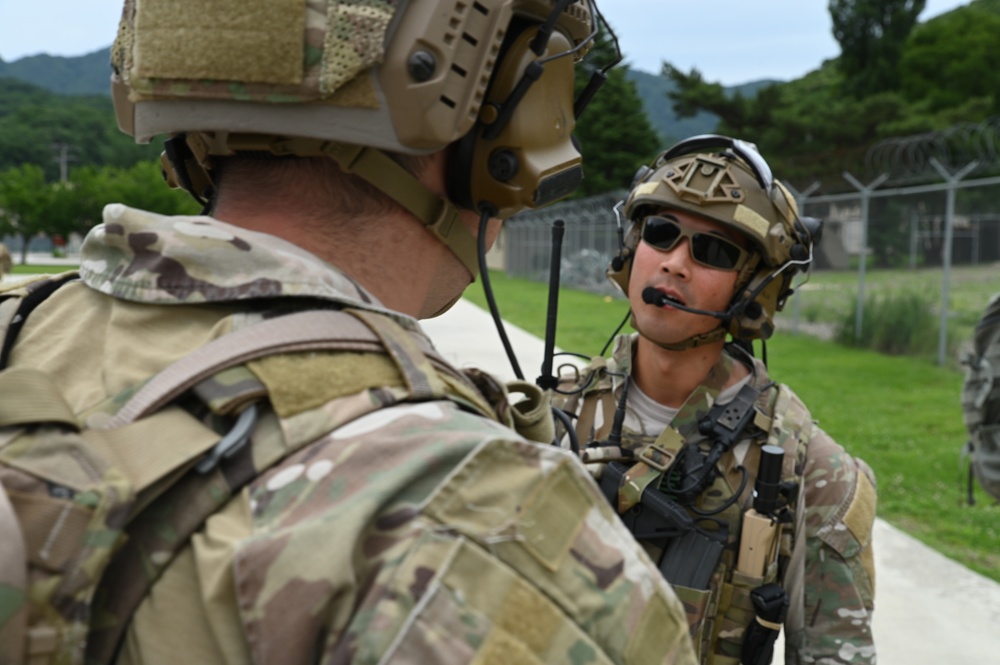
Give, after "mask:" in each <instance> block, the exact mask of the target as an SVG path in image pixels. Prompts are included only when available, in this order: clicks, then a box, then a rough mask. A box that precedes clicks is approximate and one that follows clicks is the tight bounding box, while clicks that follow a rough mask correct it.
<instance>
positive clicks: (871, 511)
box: [844, 470, 877, 545]
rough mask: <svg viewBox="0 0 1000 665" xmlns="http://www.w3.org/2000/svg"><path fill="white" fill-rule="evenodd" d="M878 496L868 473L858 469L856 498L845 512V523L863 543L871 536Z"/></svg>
mask: <svg viewBox="0 0 1000 665" xmlns="http://www.w3.org/2000/svg"><path fill="white" fill-rule="evenodd" d="M876 505H877V498H876V495H875V488H874V487H873V486H872V482H871V481H870V480H869V479H868V475H867V474H865V473H864V472H863V471H861V470H858V487H857V489H856V490H855V491H854V498H853V499H852V500H851V505H850V506H848V508H847V512H846V513H845V514H844V524H845V525H846V526H847V528H848V529H850V531H851V533H853V534H854V537H855V538H857V540H858V542H859V543H861V545H864V544H866V543H867V542H868V539H869V538H871V533H872V524H874V522H875V508H876Z"/></svg>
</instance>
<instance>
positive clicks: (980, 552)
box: [466, 272, 1000, 581]
mask: <svg viewBox="0 0 1000 665" xmlns="http://www.w3.org/2000/svg"><path fill="white" fill-rule="evenodd" d="M491 282H492V286H493V289H494V291H495V293H496V297H497V302H498V306H499V309H500V313H501V315H502V316H503V317H504V318H505V319H506V320H508V321H510V322H511V323H514V324H516V325H518V326H520V327H522V328H524V329H525V330H527V331H529V332H531V333H534V334H536V335H539V336H540V335H542V334H543V333H544V330H545V306H546V303H547V299H548V295H547V285H545V284H541V283H535V282H528V281H525V280H516V279H510V278H507V277H506V276H505V275H503V274H501V273H495V272H494V273H491ZM466 297H467V298H468V299H469V300H470V301H472V302H475V303H476V304H479V305H480V306H484V307H485V306H486V300H485V297H484V296H483V292H482V288H481V286H480V285H478V284H477V285H473V286H472V287H471V288H470V289H469V290H468V291H467V292H466ZM626 311H627V306H626V303H625V302H624V301H623V300H613V299H610V298H605V297H603V296H598V295H594V294H590V293H583V292H579V291H571V290H567V289H563V290H562V291H561V292H560V296H559V319H558V326H557V331H558V332H557V335H556V344H557V345H558V346H560V347H562V348H563V349H565V350H567V351H576V352H580V353H586V354H596V353H598V352H599V351H600V350H601V348H602V347H603V345H604V343H605V341H606V340H607V337H608V335H609V334H610V333H611V331H613V330H614V328H615V326H617V325H618V323H619V322H620V321H621V319H622V318H623V317H624V316H625V313H626ZM757 349H758V355H759V354H760V353H759V352H760V346H759V343H758V345H757ZM498 352H499V349H498ZM767 355H768V364H769V367H770V370H771V372H772V376H773V378H775V379H776V380H778V381H781V382H783V383H787V384H789V385H790V386H792V388H793V389H794V390H795V391H796V392H797V393H798V394H799V395H800V396H801V397H802V399H803V400H804V401H805V402H806V404H807V405H808V406H809V407H810V409H811V410H812V413H813V416H814V417H815V418H816V419H817V420H819V422H820V424H821V426H822V427H823V428H824V429H825V430H826V431H827V432H829V433H830V434H831V435H832V436H833V437H834V438H835V439H836V440H837V441H838V442H839V443H841V444H842V445H844V446H845V447H846V448H848V450H849V451H850V452H851V453H853V454H855V455H857V456H859V457H862V458H864V459H865V461H867V462H868V463H869V464H870V465H871V466H872V468H873V469H874V470H875V473H876V474H877V476H878V487H879V508H878V512H879V515H880V517H882V518H883V519H885V520H886V521H888V522H890V523H891V524H893V525H895V526H897V527H899V528H901V529H903V530H904V531H906V532H908V533H910V534H911V535H913V536H914V537H916V538H918V539H920V540H922V541H923V542H925V543H927V544H928V545H929V546H931V547H933V548H935V549H937V550H938V551H940V552H942V553H943V554H945V555H947V556H949V557H951V558H953V559H955V560H957V561H959V562H961V563H962V564H964V565H966V566H968V567H970V568H972V569H973V570H976V571H978V572H980V573H982V574H984V575H987V576H988V577H991V578H993V579H995V580H997V581H1000V505H998V504H996V503H994V502H992V501H991V500H990V499H989V497H988V496H987V495H985V494H984V493H983V492H982V491H981V490H978V489H977V494H976V496H977V503H976V505H974V506H967V505H965V504H964V497H965V479H964V476H962V474H961V473H960V469H959V450H960V448H961V446H962V444H963V443H964V442H965V439H966V432H965V428H964V425H963V423H962V413H961V407H960V404H959V391H960V388H961V384H962V378H963V377H962V374H961V373H960V372H959V371H958V370H957V369H954V368H949V367H937V366H936V365H934V364H933V363H932V362H928V361H927V360H924V359H914V358H906V357H899V356H886V355H881V354H877V353H874V352H870V351H864V350H858V349H850V348H847V347H843V346H840V345H838V344H835V343H833V342H824V341H821V340H818V339H816V338H814V337H810V336H807V335H788V334H781V333H779V334H777V335H775V337H774V338H772V339H771V340H770V341H769V343H768V345H767ZM876 546H877V545H876Z"/></svg>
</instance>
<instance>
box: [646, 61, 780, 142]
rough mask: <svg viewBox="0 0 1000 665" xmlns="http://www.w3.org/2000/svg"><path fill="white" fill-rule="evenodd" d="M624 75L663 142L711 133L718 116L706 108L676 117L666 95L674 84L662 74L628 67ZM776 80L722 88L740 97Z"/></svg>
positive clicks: (754, 93) (763, 80) (729, 93)
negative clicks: (630, 82) (687, 115)
mask: <svg viewBox="0 0 1000 665" xmlns="http://www.w3.org/2000/svg"><path fill="white" fill-rule="evenodd" d="M628 79H629V80H630V81H632V82H633V83H634V84H635V89H636V92H638V93H639V97H641V98H642V105H643V108H644V109H645V110H646V116H647V117H648V118H649V122H650V123H651V124H652V125H653V127H654V128H655V129H656V131H658V132H659V133H660V136H661V137H662V138H663V139H664V143H672V142H674V141H677V140H679V139H682V138H684V137H687V136H695V135H697V134H707V133H711V132H713V131H715V128H716V126H717V125H718V124H719V116H717V115H715V114H714V113H709V112H708V111H699V112H698V113H696V114H695V115H694V116H693V117H690V118H681V117H678V115H677V113H675V112H674V109H673V104H671V103H670V99H669V97H668V96H667V95H668V93H670V92H671V91H672V90H674V89H675V88H676V84H675V83H674V82H673V81H671V80H670V79H669V78H667V77H665V76H659V75H657V74H650V73H648V72H642V71H638V70H635V69H630V70H629V71H628ZM778 82H779V81H775V80H772V79H762V80H760V81H751V82H749V83H743V84H741V85H735V86H728V87H725V88H724V89H725V91H726V94H727V95H735V94H737V93H738V94H740V95H742V96H744V97H753V96H754V95H756V94H757V91H758V90H760V89H761V88H765V87H767V86H769V85H772V84H775V83H778Z"/></svg>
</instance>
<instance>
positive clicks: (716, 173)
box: [608, 134, 821, 348]
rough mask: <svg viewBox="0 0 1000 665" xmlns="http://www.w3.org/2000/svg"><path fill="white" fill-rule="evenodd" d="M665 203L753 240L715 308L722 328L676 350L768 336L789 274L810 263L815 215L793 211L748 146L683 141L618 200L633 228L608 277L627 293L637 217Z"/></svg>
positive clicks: (714, 139)
mask: <svg viewBox="0 0 1000 665" xmlns="http://www.w3.org/2000/svg"><path fill="white" fill-rule="evenodd" d="M670 209H674V210H683V211H687V212H690V213H693V214H695V215H700V216H702V217H705V218H708V219H710V220H712V221H714V222H717V223H719V224H722V225H723V226H725V227H727V228H730V229H733V230H734V231H737V232H738V233H739V234H740V235H741V237H745V238H747V239H748V240H749V241H750V243H751V246H750V247H748V249H749V250H750V255H751V256H750V259H749V260H748V261H747V262H746V264H745V265H744V266H743V267H742V268H741V270H740V273H739V275H738V276H737V280H736V291H735V294H734V296H733V300H732V302H731V303H730V306H729V309H728V310H727V311H726V312H724V313H719V314H720V316H719V317H718V318H720V319H722V325H721V327H720V328H719V329H717V330H716V331H713V332H712V333H708V337H706V338H705V339H699V340H698V341H697V342H696V343H692V342H694V340H689V341H688V342H689V343H687V344H685V343H682V345H681V346H680V347H679V348H684V347H686V346H695V345H697V344H698V343H701V344H703V343H706V342H711V341H717V340H720V339H723V338H724V336H725V334H726V333H727V332H728V333H729V334H730V335H732V336H733V338H734V339H743V340H752V339H767V338H769V337H770V336H771V334H772V333H773V332H774V314H775V313H776V312H778V311H780V310H781V309H782V308H783V307H784V306H785V301H786V300H787V298H788V296H789V295H790V294H791V293H792V289H791V282H792V278H793V277H794V276H795V274H797V273H798V272H800V271H803V270H806V269H808V267H809V265H810V264H811V263H812V248H813V243H814V242H816V241H818V240H819V235H820V228H821V222H820V220H818V219H815V218H811V217H800V216H799V213H798V207H797V205H796V203H795V200H794V199H793V198H792V196H791V194H790V193H789V192H788V190H787V189H786V188H785V186H784V185H782V184H781V183H780V182H779V181H777V180H775V179H774V177H773V176H772V174H771V169H770V167H768V165H767V163H766V162H765V161H764V159H763V158H762V157H761V156H760V154H759V153H758V152H757V150H756V148H755V147H754V146H753V145H751V144H749V143H746V142H744V141H740V140H738V139H732V138H728V137H725V136H717V135H711V134H709V135H702V136H696V137H693V138H690V139H687V140H686V141H681V142H680V143H678V144H677V145H675V146H673V147H671V148H669V149H668V150H666V151H664V152H663V153H661V154H660V155H659V156H658V157H657V158H656V159H655V160H654V161H653V163H652V164H650V165H649V166H643V167H642V168H640V169H639V171H638V172H637V173H636V175H635V179H634V180H633V183H632V189H631V191H630V192H629V194H628V198H627V199H626V200H625V201H624V204H623V212H624V215H625V217H626V219H628V221H629V222H630V223H631V226H630V227H629V229H628V232H627V234H625V237H624V240H623V243H622V244H623V246H622V248H621V252H620V254H619V255H618V256H617V257H615V258H614V259H613V260H612V262H611V266H610V267H609V268H608V278H609V279H610V280H611V281H612V282H614V283H615V285H617V286H618V287H619V288H620V289H622V291H623V292H624V293H625V294H626V295H627V294H628V282H629V277H630V276H631V272H632V258H633V255H634V253H635V248H636V246H637V245H638V243H639V239H640V237H641V234H642V223H643V220H644V219H645V218H646V216H648V215H650V214H653V213H656V212H657V211H661V210H670Z"/></svg>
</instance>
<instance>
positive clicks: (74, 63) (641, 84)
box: [0, 49, 774, 142]
mask: <svg viewBox="0 0 1000 665" xmlns="http://www.w3.org/2000/svg"><path fill="white" fill-rule="evenodd" d="M109 62H110V49H101V50H99V51H95V52H94V53H89V54H87V55H83V56H79V57H75V58H65V57H57V56H51V55H35V56H31V57H28V58H22V59H20V60H15V61H13V62H3V61H2V60H0V78H2V77H8V78H14V79H18V80H21V81H27V82H28V83H31V84H33V85H36V86H38V87H40V88H44V89H46V90H50V91H52V92H55V93H58V94H64V95H103V96H106V95H108V94H109V92H108V90H109V88H108V78H109V76H110V66H109V64H108V63H109ZM628 79H629V80H631V81H632V82H633V83H635V85H636V89H637V91H638V93H639V96H640V97H641V98H642V102H643V106H644V108H645V110H646V115H647V116H648V117H649V120H650V123H651V124H652V125H653V127H654V128H655V129H656V131H657V132H658V133H659V134H660V136H661V138H662V139H663V141H664V142H671V141H674V140H676V139H678V138H681V137H684V136H691V135H694V134H704V133H706V132H710V131H712V130H713V129H714V128H715V126H716V124H717V123H718V117H717V116H715V115H714V114H711V113H699V114H698V115H696V116H695V117H693V118H678V117H677V115H676V114H675V113H674V112H673V109H672V107H671V104H670V103H669V100H668V99H667V97H666V94H667V92H668V91H670V90H671V89H672V88H673V86H674V84H673V83H672V82H671V81H670V80H669V79H667V78H664V77H662V76H658V75H655V74H649V73H647V72H641V71H636V70H629V72H628ZM773 82H774V81H755V82H751V83H746V84H744V85H740V86H734V87H731V88H727V89H726V90H727V91H730V92H733V93H735V92H740V93H741V94H743V95H744V96H752V95H753V94H754V93H755V92H756V90H757V89H759V88H760V87H762V86H764V85H766V84H768V83H773Z"/></svg>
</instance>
